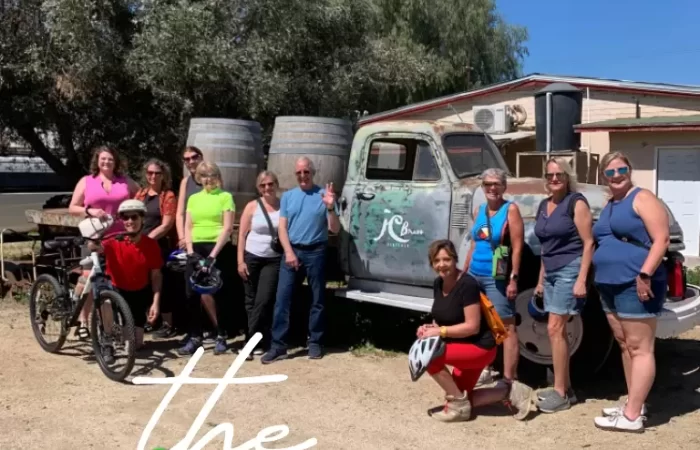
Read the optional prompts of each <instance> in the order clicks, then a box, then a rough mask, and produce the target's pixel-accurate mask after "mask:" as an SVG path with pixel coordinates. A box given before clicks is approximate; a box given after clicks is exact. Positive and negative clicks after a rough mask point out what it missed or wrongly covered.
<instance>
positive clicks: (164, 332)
mask: <svg viewBox="0 0 700 450" xmlns="http://www.w3.org/2000/svg"><path fill="white" fill-rule="evenodd" d="M176 335H177V332H176V331H175V329H174V328H173V327H171V326H170V325H168V324H167V323H166V324H165V325H163V326H162V327H160V330H158V331H156V332H154V333H153V336H154V337H155V338H157V339H169V338H171V337H173V336H176Z"/></svg>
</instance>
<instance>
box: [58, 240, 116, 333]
mask: <svg viewBox="0 0 700 450" xmlns="http://www.w3.org/2000/svg"><path fill="white" fill-rule="evenodd" d="M58 253H59V255H60V259H59V261H57V263H59V262H60V264H57V265H59V266H60V267H61V268H62V271H64V273H63V274H62V277H63V280H62V281H63V287H64V290H65V294H64V295H66V296H67V297H68V298H69V299H70V301H71V303H72V305H74V306H73V311H72V314H71V317H70V321H69V322H68V324H69V326H75V325H76V324H77V321H78V317H80V312H81V311H82V309H83V306H84V305H85V302H86V301H87V295H88V293H89V292H92V294H93V301H94V302H95V308H96V309H99V307H100V306H101V305H100V302H99V299H100V292H102V291H103V290H112V289H113V287H112V283H111V281H110V280H109V279H108V277H107V276H106V275H105V274H104V272H103V270H102V264H101V261H100V254H99V253H98V252H96V251H92V252H90V256H89V257H88V258H85V259H82V260H81V261H80V264H78V265H75V266H71V267H68V268H66V260H65V258H64V257H63V251H62V250H61V249H59V252H58ZM86 259H89V261H90V262H92V269H90V273H89V274H88V276H87V280H86V281H85V286H84V287H83V290H82V292H81V293H80V295H78V294H76V293H75V291H73V292H72V293H71V292H70V285H69V282H68V273H70V272H71V271H72V270H73V269H75V268H78V267H81V268H82V267H83V266H84V265H85V263H86Z"/></svg>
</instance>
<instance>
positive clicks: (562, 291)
mask: <svg viewBox="0 0 700 450" xmlns="http://www.w3.org/2000/svg"><path fill="white" fill-rule="evenodd" d="M579 270H581V257H580V256H579V257H578V258H576V259H574V260H573V261H571V262H570V263H569V264H567V265H565V266H563V267H560V268H558V269H556V270H550V271H546V272H545V275H544V310H545V311H547V312H548V313H552V314H557V315H560V316H567V315H568V316H575V315H578V314H579V313H580V312H581V309H582V308H583V306H584V305H585V300H586V299H578V298H576V297H574V284H576V280H577V279H578V273H579Z"/></svg>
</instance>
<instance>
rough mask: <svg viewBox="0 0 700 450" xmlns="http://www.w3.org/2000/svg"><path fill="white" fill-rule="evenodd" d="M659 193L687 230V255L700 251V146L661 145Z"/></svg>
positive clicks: (659, 153)
mask: <svg viewBox="0 0 700 450" xmlns="http://www.w3.org/2000/svg"><path fill="white" fill-rule="evenodd" d="M656 180H657V186H656V195H657V196H658V197H659V198H660V199H662V200H663V201H664V202H665V203H666V204H667V205H668V207H669V208H670V209H671V212H672V213H673V215H674V216H675V218H676V220H677V221H678V224H679V225H680V226H681V228H682V229H683V238H684V239H685V250H684V251H683V254H685V255H686V256H698V253H700V245H699V240H700V147H697V148H660V149H659V152H658V161H657V169H656Z"/></svg>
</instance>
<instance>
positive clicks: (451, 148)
mask: <svg viewBox="0 0 700 450" xmlns="http://www.w3.org/2000/svg"><path fill="white" fill-rule="evenodd" d="M442 145H443V147H444V149H445V153H447V159H448V160H449V161H450V165H451V166H452V170H454V173H455V175H457V177H458V178H466V177H471V176H474V175H479V174H481V172H483V171H484V170H486V169H489V168H492V167H496V168H499V169H501V168H503V167H502V163H501V158H498V157H497V156H496V155H495V154H494V152H497V151H498V148H497V147H496V146H495V145H493V144H492V143H491V141H490V139H489V138H488V137H486V136H485V135H484V134H480V133H453V134H448V135H446V136H444V137H443V142H442ZM498 156H500V155H498Z"/></svg>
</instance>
